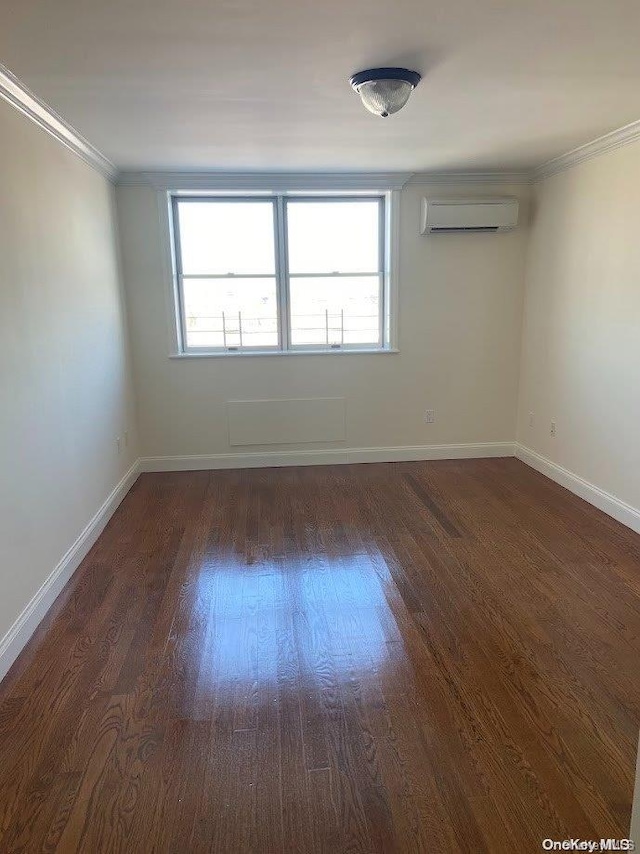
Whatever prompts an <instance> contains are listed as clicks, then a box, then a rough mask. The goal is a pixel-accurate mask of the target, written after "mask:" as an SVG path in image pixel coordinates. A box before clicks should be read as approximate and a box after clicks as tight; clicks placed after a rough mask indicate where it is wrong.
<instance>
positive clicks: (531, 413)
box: [529, 412, 536, 427]
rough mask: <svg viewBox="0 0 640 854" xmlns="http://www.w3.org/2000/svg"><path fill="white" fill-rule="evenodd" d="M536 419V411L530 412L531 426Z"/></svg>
mask: <svg viewBox="0 0 640 854" xmlns="http://www.w3.org/2000/svg"><path fill="white" fill-rule="evenodd" d="M535 420H536V416H535V413H534V412H530V413H529V427H533V424H534V421H535Z"/></svg>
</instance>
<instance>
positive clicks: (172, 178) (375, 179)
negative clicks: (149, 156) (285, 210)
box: [117, 172, 411, 192]
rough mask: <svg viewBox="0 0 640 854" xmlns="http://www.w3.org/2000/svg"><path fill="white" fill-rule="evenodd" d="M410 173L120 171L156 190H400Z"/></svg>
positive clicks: (129, 181) (125, 181)
mask: <svg viewBox="0 0 640 854" xmlns="http://www.w3.org/2000/svg"><path fill="white" fill-rule="evenodd" d="M410 177H411V173H410V172H343V173H340V172H120V173H119V174H118V179H117V183H118V184H120V185H123V186H148V187H153V188H154V189H156V190H196V191H202V190H230V191H238V190H248V191H252V190H253V191H255V190H259V191H263V192H287V191H293V192H295V191H305V190H361V191H367V190H399V189H401V188H402V187H404V185H405V184H406V183H407V181H408V180H409V178H410Z"/></svg>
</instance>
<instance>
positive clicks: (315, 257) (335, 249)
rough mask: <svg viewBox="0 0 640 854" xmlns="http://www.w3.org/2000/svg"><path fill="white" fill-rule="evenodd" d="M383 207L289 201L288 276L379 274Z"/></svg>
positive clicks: (366, 202)
mask: <svg viewBox="0 0 640 854" xmlns="http://www.w3.org/2000/svg"><path fill="white" fill-rule="evenodd" d="M380 204H381V202H380V201H379V200H370V199H362V200H351V201H317V202H316V201H296V200H291V199H289V200H287V229H288V247H289V272H290V273H374V272H378V271H379V270H380V244H379V231H380Z"/></svg>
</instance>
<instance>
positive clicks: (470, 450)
mask: <svg viewBox="0 0 640 854" xmlns="http://www.w3.org/2000/svg"><path fill="white" fill-rule="evenodd" d="M513 453H514V445H513V443H512V442H482V443H474V444H466V445H404V446H400V447H388V448H326V449H322V450H313V451H263V452H260V453H246V454H242V453H241V454H205V455H202V456H195V455H194V456H175V457H142V459H141V460H140V470H141V471H153V472H158V471H198V470H203V469H240V468H271V467H277V468H279V467H282V466H324V465H340V464H346V463H389V462H403V461H410V460H465V459H474V458H480V457H512V456H513Z"/></svg>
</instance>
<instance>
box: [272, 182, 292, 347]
mask: <svg viewBox="0 0 640 854" xmlns="http://www.w3.org/2000/svg"><path fill="white" fill-rule="evenodd" d="M275 239H276V285H277V289H278V334H279V338H280V348H281V349H282V350H289V349H290V340H291V339H290V332H289V330H290V313H289V265H288V258H287V212H286V203H285V199H284V196H277V197H276V222H275Z"/></svg>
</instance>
